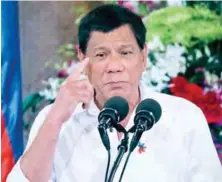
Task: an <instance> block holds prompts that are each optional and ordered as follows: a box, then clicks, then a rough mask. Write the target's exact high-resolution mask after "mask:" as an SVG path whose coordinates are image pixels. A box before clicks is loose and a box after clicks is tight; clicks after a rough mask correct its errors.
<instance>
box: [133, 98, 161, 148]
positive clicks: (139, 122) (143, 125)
mask: <svg viewBox="0 0 222 182" xmlns="http://www.w3.org/2000/svg"><path fill="white" fill-rule="evenodd" d="M161 114H162V109H161V106H160V104H159V103H158V102H157V101H155V100H153V99H145V100H143V101H142V102H141V103H140V104H139V105H138V107H137V108H136V115H135V118H134V123H135V125H134V126H133V127H132V128H131V129H130V132H135V133H134V135H133V137H132V140H131V143H130V149H129V151H130V152H132V151H133V150H134V149H135V147H136V146H137V144H138V142H139V140H140V138H141V136H142V134H143V132H144V131H147V130H149V129H151V128H152V127H153V125H154V124H155V123H156V122H157V121H158V120H159V119H160V117H161Z"/></svg>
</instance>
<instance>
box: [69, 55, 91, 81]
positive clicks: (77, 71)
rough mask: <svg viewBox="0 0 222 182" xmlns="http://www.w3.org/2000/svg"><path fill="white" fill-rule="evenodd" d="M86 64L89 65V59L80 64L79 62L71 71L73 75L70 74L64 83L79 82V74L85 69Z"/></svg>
mask: <svg viewBox="0 0 222 182" xmlns="http://www.w3.org/2000/svg"><path fill="white" fill-rule="evenodd" d="M88 63H89V58H86V59H84V60H83V61H82V62H80V64H79V65H78V66H77V68H76V69H75V70H74V71H73V73H71V74H70V76H68V77H67V79H66V81H76V80H79V78H80V75H81V73H82V72H83V71H84V69H85V68H86V67H87V65H88Z"/></svg>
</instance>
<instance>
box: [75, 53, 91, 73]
mask: <svg viewBox="0 0 222 182" xmlns="http://www.w3.org/2000/svg"><path fill="white" fill-rule="evenodd" d="M77 57H78V59H79V61H80V62H82V61H83V60H84V59H85V58H86V56H85V54H84V53H83V52H82V51H81V50H80V49H78V52H77ZM88 71H89V67H88V66H87V67H86V68H85V69H84V73H85V74H86V75H88Z"/></svg>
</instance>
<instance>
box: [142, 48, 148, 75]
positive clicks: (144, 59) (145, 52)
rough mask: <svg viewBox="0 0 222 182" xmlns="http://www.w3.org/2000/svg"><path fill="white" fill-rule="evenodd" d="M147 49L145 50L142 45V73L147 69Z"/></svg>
mask: <svg viewBox="0 0 222 182" xmlns="http://www.w3.org/2000/svg"><path fill="white" fill-rule="evenodd" d="M147 51H148V49H147V45H146V44H144V47H143V50H142V56H143V71H145V70H146V67H147V55H148V52H147Z"/></svg>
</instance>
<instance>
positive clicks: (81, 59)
mask: <svg viewBox="0 0 222 182" xmlns="http://www.w3.org/2000/svg"><path fill="white" fill-rule="evenodd" d="M77 57H78V59H79V60H80V61H83V60H84V58H85V55H84V54H83V52H82V51H81V50H80V49H78V53H77Z"/></svg>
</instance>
